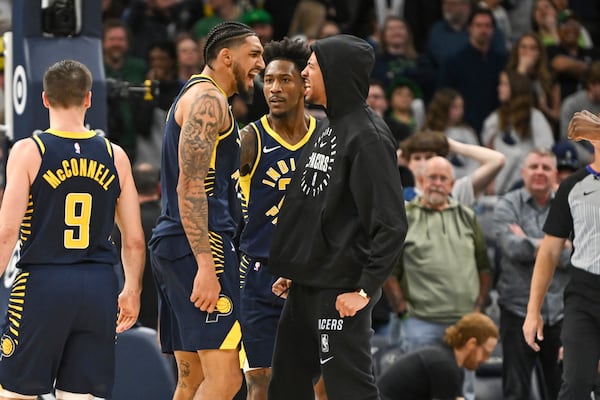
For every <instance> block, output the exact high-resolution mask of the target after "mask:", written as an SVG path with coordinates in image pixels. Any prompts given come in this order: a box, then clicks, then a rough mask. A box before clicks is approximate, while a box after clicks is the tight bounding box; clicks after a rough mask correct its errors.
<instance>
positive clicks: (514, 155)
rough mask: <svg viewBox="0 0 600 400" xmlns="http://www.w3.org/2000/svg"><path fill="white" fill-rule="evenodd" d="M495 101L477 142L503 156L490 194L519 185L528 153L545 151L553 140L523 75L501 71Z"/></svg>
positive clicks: (527, 81)
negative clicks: (502, 165)
mask: <svg viewBox="0 0 600 400" xmlns="http://www.w3.org/2000/svg"><path fill="white" fill-rule="evenodd" d="M498 98H499V100H500V107H499V108H498V109H497V110H496V111H494V112H492V113H491V114H490V116H488V117H487V118H486V120H485V123H484V127H483V131H482V133H481V140H482V142H483V143H484V144H485V145H486V146H487V147H490V148H492V149H496V150H498V151H500V152H501V153H502V154H504V155H505V156H506V165H505V166H504V168H502V170H501V171H500V173H499V174H498V176H497V177H496V181H495V185H494V193H496V194H504V193H506V192H508V191H509V190H512V189H514V186H515V184H517V183H518V182H520V180H521V176H520V175H521V174H520V170H521V165H522V164H523V161H524V159H525V156H526V155H527V153H528V152H529V150H531V149H533V148H535V147H539V148H547V149H549V148H550V147H552V145H553V144H554V137H553V135H552V128H551V127H550V124H549V123H548V121H547V120H546V117H544V114H542V112H541V111H540V110H538V109H536V108H534V107H533V95H532V94H531V82H530V81H529V78H527V77H526V76H525V75H521V74H519V73H517V72H515V71H502V72H501V73H500V83H499V84H498Z"/></svg>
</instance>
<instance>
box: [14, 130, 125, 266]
mask: <svg viewBox="0 0 600 400" xmlns="http://www.w3.org/2000/svg"><path fill="white" fill-rule="evenodd" d="M32 139H33V140H34V141H35V143H36V144H37V147H38V150H39V152H40V155H41V157H42V163H41V165H40V169H39V172H38V174H37V176H36V177H35V179H34V180H33V183H32V184H31V189H30V193H29V204H28V206H27V210H26V212H25V216H24V218H23V222H22V224H21V232H20V240H21V257H20V259H19V261H18V263H17V267H19V268H23V269H27V266H29V265H69V264H85V263H99V264H116V263H117V262H118V256H117V251H116V248H115V246H114V244H113V242H112V240H111V237H110V235H111V232H112V230H113V227H114V223H115V205H116V202H117V199H118V197H119V195H120V193H121V187H120V182H119V175H118V173H117V168H116V167H115V163H114V156H113V148H112V145H111V143H110V142H109V141H108V139H106V138H104V137H101V136H98V135H97V134H96V133H95V132H94V131H89V132H64V131H58V130H54V129H48V130H47V131H46V132H43V133H40V134H36V135H34V136H33V137H32ZM23 140H30V139H23Z"/></svg>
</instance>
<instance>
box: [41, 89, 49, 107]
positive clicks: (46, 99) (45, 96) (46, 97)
mask: <svg viewBox="0 0 600 400" xmlns="http://www.w3.org/2000/svg"><path fill="white" fill-rule="evenodd" d="M42 104H43V105H44V107H46V108H50V102H49V101H48V96H47V95H46V92H45V91H42Z"/></svg>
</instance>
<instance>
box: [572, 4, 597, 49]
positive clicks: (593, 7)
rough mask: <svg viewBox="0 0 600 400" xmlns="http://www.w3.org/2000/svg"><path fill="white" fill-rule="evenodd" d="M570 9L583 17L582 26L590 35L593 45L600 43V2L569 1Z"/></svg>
mask: <svg viewBox="0 0 600 400" xmlns="http://www.w3.org/2000/svg"><path fill="white" fill-rule="evenodd" d="M569 8H570V9H571V10H573V11H574V12H575V13H577V15H579V16H581V24H582V25H584V26H585V27H586V29H587V31H588V32H589V33H590V37H591V39H592V43H595V44H596V46H598V44H599V43H600V26H599V24H598V20H600V2H597V1H589V0H569Z"/></svg>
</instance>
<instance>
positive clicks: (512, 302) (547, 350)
mask: <svg viewBox="0 0 600 400" xmlns="http://www.w3.org/2000/svg"><path fill="white" fill-rule="evenodd" d="M556 165H557V163H556V158H555V156H554V154H553V153H552V152H551V151H550V150H549V149H533V150H531V151H529V153H528V154H527V156H526V157H525V160H524V162H523V164H522V168H521V177H522V179H523V187H522V188H520V189H517V190H513V191H511V192H508V193H507V194H505V195H504V196H502V197H500V198H499V199H498V203H497V204H496V207H495V209H494V228H495V229H494V230H495V236H496V244H497V249H498V250H497V251H498V254H499V256H500V264H499V266H500V267H499V280H498V284H497V290H498V293H499V296H500V297H499V301H498V303H499V304H500V307H501V319H500V338H501V339H500V340H501V342H502V387H503V392H504V399H507V400H520V399H527V398H528V397H529V393H530V389H531V374H532V372H533V369H534V367H535V366H536V364H539V365H540V366H541V369H540V370H538V374H539V373H542V375H543V379H541V382H544V384H545V388H543V389H542V391H543V392H545V393H546V394H547V396H548V397H547V398H548V399H556V396H557V395H558V388H559V386H560V369H559V365H558V351H559V348H560V346H561V341H560V330H561V326H562V320H563V316H564V303H563V296H564V289H565V286H566V284H567V281H568V280H569V275H570V274H569V270H568V268H569V266H570V262H569V258H570V255H571V250H572V245H571V242H570V241H566V245H565V247H564V248H563V250H562V252H561V254H560V262H559V268H558V269H557V270H556V273H555V274H554V277H553V279H552V282H551V284H550V288H549V289H548V294H547V296H546V298H545V301H544V304H543V306H542V315H543V316H544V331H543V336H544V340H543V341H541V342H540V348H541V350H540V352H535V351H534V350H533V349H531V348H530V347H529V346H528V345H527V343H526V342H525V339H524V338H523V335H522V331H521V329H522V326H523V323H524V322H525V316H526V315H527V301H528V300H529V287H530V284H531V277H532V274H533V265H534V263H535V257H536V255H537V251H538V248H539V244H540V242H541V240H542V238H543V237H544V232H543V231H542V228H543V225H544V222H545V221H546V217H547V215H548V211H549V210H550V203H551V201H552V199H553V197H554V188H555V186H556V175H557V170H556Z"/></svg>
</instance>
